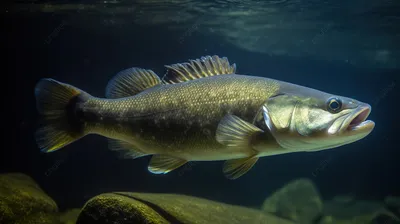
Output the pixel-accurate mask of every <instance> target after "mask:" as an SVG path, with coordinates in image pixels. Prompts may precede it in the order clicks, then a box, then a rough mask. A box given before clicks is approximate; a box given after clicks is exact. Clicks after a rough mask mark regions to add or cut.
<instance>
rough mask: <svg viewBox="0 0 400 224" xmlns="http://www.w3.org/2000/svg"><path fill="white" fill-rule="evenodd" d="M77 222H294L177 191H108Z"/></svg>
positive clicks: (92, 202)
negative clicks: (158, 192) (159, 192)
mask: <svg viewBox="0 0 400 224" xmlns="http://www.w3.org/2000/svg"><path fill="white" fill-rule="evenodd" d="M76 223H77V224H91V223H96V224H108V223H110V224H111V223H118V224H125V223H138V224H142V223H143V224H144V223H146V224H164V223H165V224H170V223H173V224H191V223H196V224H202V223H204V224H210V223H213V224H242V223H254V224H255V223H257V224H261V223H265V224H293V222H291V221H288V220H285V219H282V218H278V217H275V216H274V215H271V214H266V213H264V212H262V211H259V210H255V209H250V208H245V207H241V206H236V205H229V204H225V203H220V202H215V201H210V200H207V199H201V198H197V197H191V196H186V195H174V194H151V193H106V194H101V195H98V196H96V197H94V198H92V199H90V200H89V201H88V202H87V203H86V205H85V206H84V208H83V209H82V212H81V214H80V215H79V217H78V220H77V222H76Z"/></svg>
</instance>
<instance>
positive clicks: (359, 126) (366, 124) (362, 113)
mask: <svg viewBox="0 0 400 224" xmlns="http://www.w3.org/2000/svg"><path fill="white" fill-rule="evenodd" d="M370 113H371V106H370V105H363V106H360V107H359V108H358V109H357V110H356V111H355V112H353V113H352V114H351V115H350V116H349V117H348V118H347V119H346V120H345V121H344V123H343V126H342V131H347V132H354V131H357V132H364V131H372V129H373V128H374V127H375V123H374V122H373V121H371V120H367V118H368V116H369V114H370Z"/></svg>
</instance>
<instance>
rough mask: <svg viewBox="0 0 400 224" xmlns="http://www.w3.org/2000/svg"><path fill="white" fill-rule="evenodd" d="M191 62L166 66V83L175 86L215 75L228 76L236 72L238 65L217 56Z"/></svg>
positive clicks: (164, 79) (164, 80)
mask: <svg viewBox="0 0 400 224" xmlns="http://www.w3.org/2000/svg"><path fill="white" fill-rule="evenodd" d="M189 61H190V62H185V63H177V64H173V65H165V67H166V68H167V73H166V74H165V76H164V78H163V82H164V83H169V84H174V83H179V82H186V81H189V80H194V79H200V78H203V77H208V76H215V75H228V74H234V73H235V72H236V64H235V63H234V64H232V65H231V64H229V61H228V58H226V57H223V58H220V57H218V56H217V55H214V56H212V57H211V56H204V57H201V58H200V59H196V60H189Z"/></svg>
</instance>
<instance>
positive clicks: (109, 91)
mask: <svg viewBox="0 0 400 224" xmlns="http://www.w3.org/2000/svg"><path fill="white" fill-rule="evenodd" d="M161 83H162V82H161V79H160V77H158V76H157V75H156V73H154V72H153V71H152V70H147V69H142V68H135V67H133V68H128V69H125V70H122V71H120V72H119V73H118V74H117V75H115V76H114V78H112V79H111V80H110V81H109V82H108V84H107V88H106V97H107V98H112V99H115V98H123V97H128V96H133V95H136V94H138V93H140V92H142V91H143V90H145V89H148V88H150V87H153V86H156V85H159V84H161Z"/></svg>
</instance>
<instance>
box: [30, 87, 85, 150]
mask: <svg viewBox="0 0 400 224" xmlns="http://www.w3.org/2000/svg"><path fill="white" fill-rule="evenodd" d="M35 96H36V108H37V110H38V112H39V113H40V115H41V116H42V122H41V127H40V128H39V129H38V130H37V131H36V142H37V144H38V146H39V148H40V149H41V151H42V152H53V151H56V150H58V149H60V148H62V147H64V146H66V145H68V144H70V143H72V142H74V141H76V140H78V139H79V138H81V137H83V136H84V135H85V130H84V121H83V119H82V114H83V113H81V111H80V108H79V105H80V104H81V103H82V102H84V101H85V100H86V99H87V98H88V97H89V95H88V94H87V93H85V92H83V91H81V90H80V89H78V88H75V87H73V86H71V85H68V84H64V83H61V82H58V81H56V80H54V79H42V80H40V81H39V82H38V83H37V85H36V87H35Z"/></svg>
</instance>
